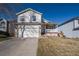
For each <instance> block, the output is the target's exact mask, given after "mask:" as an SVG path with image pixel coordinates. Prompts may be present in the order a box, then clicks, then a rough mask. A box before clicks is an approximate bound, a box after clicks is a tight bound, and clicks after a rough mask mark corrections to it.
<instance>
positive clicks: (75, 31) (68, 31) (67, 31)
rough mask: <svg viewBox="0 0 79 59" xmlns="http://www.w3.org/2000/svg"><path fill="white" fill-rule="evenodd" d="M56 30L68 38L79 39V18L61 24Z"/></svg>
mask: <svg viewBox="0 0 79 59" xmlns="http://www.w3.org/2000/svg"><path fill="white" fill-rule="evenodd" d="M56 29H57V30H58V32H59V33H60V32H62V33H63V34H64V35H65V36H66V37H68V38H79V17H75V18H72V19H71V20H68V21H66V22H64V23H62V24H60V25H59V26H58V27H57V28H56Z"/></svg>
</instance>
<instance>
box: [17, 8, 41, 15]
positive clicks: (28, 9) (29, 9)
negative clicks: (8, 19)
mask: <svg viewBox="0 0 79 59" xmlns="http://www.w3.org/2000/svg"><path fill="white" fill-rule="evenodd" d="M27 11H33V12H35V13H38V14H42V13H40V12H38V11H36V10H33V9H31V8H27V9H25V10H23V11H21V12H19V13H16V15H20V14H22V13H24V12H27Z"/></svg>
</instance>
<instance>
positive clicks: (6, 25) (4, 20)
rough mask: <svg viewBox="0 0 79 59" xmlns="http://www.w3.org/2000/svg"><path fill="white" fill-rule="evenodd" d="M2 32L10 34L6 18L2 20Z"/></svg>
mask: <svg viewBox="0 0 79 59" xmlns="http://www.w3.org/2000/svg"><path fill="white" fill-rule="evenodd" d="M0 31H3V32H8V21H7V20H6V19H4V18H0Z"/></svg>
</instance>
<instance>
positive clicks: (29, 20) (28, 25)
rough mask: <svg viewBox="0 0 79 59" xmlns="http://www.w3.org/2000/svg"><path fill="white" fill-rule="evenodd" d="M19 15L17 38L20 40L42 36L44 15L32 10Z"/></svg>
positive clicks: (16, 30)
mask: <svg viewBox="0 0 79 59" xmlns="http://www.w3.org/2000/svg"><path fill="white" fill-rule="evenodd" d="M16 15H17V23H16V24H15V26H16V29H15V36H16V37H19V38H28V37H39V36H40V35H41V24H42V13H40V12H37V11H35V10H33V9H31V8H28V9H26V10H23V11H21V12H19V13H17V14H16Z"/></svg>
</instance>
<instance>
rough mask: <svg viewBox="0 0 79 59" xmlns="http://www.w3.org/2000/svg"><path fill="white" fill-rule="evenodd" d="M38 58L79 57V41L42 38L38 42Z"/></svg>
mask: <svg viewBox="0 0 79 59" xmlns="http://www.w3.org/2000/svg"><path fill="white" fill-rule="evenodd" d="M37 55H38V56H79V39H77V40H75V39H73V40H72V39H67V38H66V39H65V38H59V37H58V38H57V37H41V38H40V39H39V42H38V51H37Z"/></svg>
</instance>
